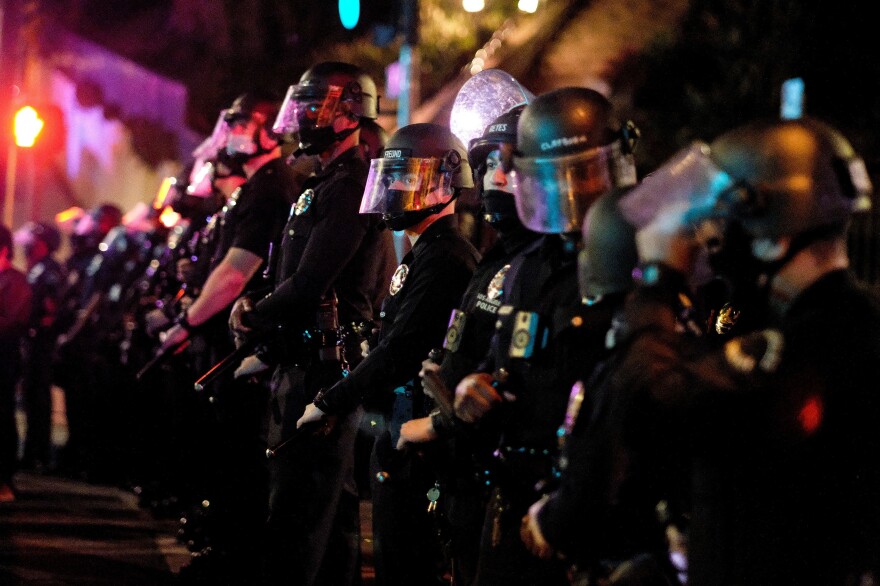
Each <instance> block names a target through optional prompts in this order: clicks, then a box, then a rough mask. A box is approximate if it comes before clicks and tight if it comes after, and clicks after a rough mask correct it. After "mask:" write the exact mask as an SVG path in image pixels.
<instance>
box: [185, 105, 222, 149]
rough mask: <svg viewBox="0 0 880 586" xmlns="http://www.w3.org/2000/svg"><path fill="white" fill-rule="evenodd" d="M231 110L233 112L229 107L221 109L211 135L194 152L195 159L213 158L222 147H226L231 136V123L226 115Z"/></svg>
mask: <svg viewBox="0 0 880 586" xmlns="http://www.w3.org/2000/svg"><path fill="white" fill-rule="evenodd" d="M229 112H231V110H229V109H226V110H220V116H218V117H217V123H216V124H214V130H213V131H212V132H211V135H210V136H209V137H208V138H206V139H205V140H203V141H202V143H201V144H200V145H199V146H197V147H196V148H195V150H194V151H193V152H192V156H193V158H194V159H213V158H214V157H216V156H217V152H218V151H219V150H220V149H222V148H226V141H227V139H228V138H229V123H228V122H227V121H226V116H227V115H228V114H229Z"/></svg>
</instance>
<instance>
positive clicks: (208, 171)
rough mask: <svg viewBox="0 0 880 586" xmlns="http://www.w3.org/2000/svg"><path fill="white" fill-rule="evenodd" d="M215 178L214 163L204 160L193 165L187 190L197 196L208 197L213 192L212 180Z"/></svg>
mask: <svg viewBox="0 0 880 586" xmlns="http://www.w3.org/2000/svg"><path fill="white" fill-rule="evenodd" d="M213 179H214V163H213V162H212V161H203V162H202V164H201V165H195V166H193V170H192V173H190V174H189V185H187V186H186V192H187V194H189V195H193V196H195V197H208V196H210V195H211V194H212V193H213V190H212V184H211V183H212V181H213Z"/></svg>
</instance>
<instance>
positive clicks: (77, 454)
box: [52, 203, 122, 481]
mask: <svg viewBox="0 0 880 586" xmlns="http://www.w3.org/2000/svg"><path fill="white" fill-rule="evenodd" d="M121 221H122V210H120V209H119V208H118V207H117V206H115V205H113V204H107V203H104V204H100V205H98V206H96V207H94V208H92V209H91V210H90V211H89V212H88V213H87V214H86V215H84V216H82V217H81V218H79V219H78V220H77V222H76V224H75V226H74V233H73V234H72V235H71V236H70V244H71V248H72V252H71V255H70V256H69V257H68V258H67V260H66V261H65V263H64V268H65V275H66V279H67V281H66V283H65V285H64V287H63V290H62V294H61V299H62V301H61V308H60V309H59V311H58V319H57V324H58V326H57V327H58V329H59V331H61V332H62V333H61V334H59V335H58V337H57V338H56V342H55V353H54V354H53V363H54V366H53V369H52V373H53V376H54V378H55V381H54V382H55V383H56V384H58V386H60V387H62V388H63V389H64V402H65V413H66V415H67V430H68V436H67V442H66V443H65V445H64V448H63V449H62V450H61V451H60V454H59V462H58V463H59V469H60V471H61V472H62V473H63V474H67V475H71V476H75V477H80V478H85V479H88V478H89V477H90V476H92V477H94V475H95V473H96V471H97V468H99V466H98V462H97V460H98V458H97V457H96V456H97V454H96V452H97V450H98V446H99V445H100V442H99V440H98V430H99V428H100V421H99V418H98V416H97V414H96V411H97V407H98V405H97V401H98V393H97V390H98V389H99V388H103V387H104V383H105V381H104V380H103V376H104V374H105V373H106V370H105V369H102V368H101V367H100V366H99V365H100V364H101V363H102V362H103V361H104V357H103V356H102V354H101V352H100V349H99V348H98V343H99V339H98V336H96V335H95V333H96V330H95V327H94V325H95V321H94V320H96V319H97V318H99V317H100V311H99V309H100V307H101V303H102V301H103V298H104V296H105V295H106V293H107V290H106V289H102V286H101V285H102V283H99V282H98V279H97V278H95V275H96V273H97V270H98V268H99V266H100V264H101V256H102V253H101V251H100V250H99V249H98V246H99V245H100V244H101V242H102V241H103V240H104V238H105V237H106V236H107V235H108V234H109V233H110V231H111V230H112V229H113V228H114V227H116V226H118V225H119V223H120V222H121ZM102 472H109V471H108V470H107V469H106V467H105V469H104V470H103V471H102ZM115 480H117V479H115V478H114V481H115Z"/></svg>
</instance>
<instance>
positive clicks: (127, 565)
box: [0, 473, 189, 586]
mask: <svg viewBox="0 0 880 586" xmlns="http://www.w3.org/2000/svg"><path fill="white" fill-rule="evenodd" d="M15 486H16V489H17V492H18V496H17V498H16V500H15V501H14V502H12V503H4V504H2V505H0V584H4V585H8V586H13V585H18V584H28V585H31V584H45V585H60V584H64V585H67V584H76V585H79V584H83V585H86V584H88V585H104V584H106V585H108V586H110V585H113V586H120V585H132V586H139V585H144V586H148V585H149V586H161V585H162V584H171V583H173V578H174V575H175V573H176V572H177V571H178V569H179V568H180V566H181V565H182V564H184V563H186V562H187V561H188V560H189V552H188V551H187V550H186V548H185V547H183V546H182V545H180V544H179V543H177V540H176V539H175V537H174V535H175V533H176V531H177V523H176V521H158V520H156V519H154V518H153V517H152V515H150V514H149V512H147V511H145V510H143V509H141V508H140V507H138V503H137V497H136V496H135V495H134V494H131V493H129V492H126V491H123V490H120V489H117V488H110V487H103V486H95V485H91V484H86V483H83V482H77V481H72V480H66V479H61V478H55V477H50V476H39V475H36V474H29V473H19V474H18V475H16V477H15Z"/></svg>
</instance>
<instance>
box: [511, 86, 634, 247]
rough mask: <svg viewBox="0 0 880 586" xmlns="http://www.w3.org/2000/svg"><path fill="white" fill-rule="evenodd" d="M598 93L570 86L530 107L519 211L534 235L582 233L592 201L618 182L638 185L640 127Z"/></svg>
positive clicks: (518, 159)
mask: <svg viewBox="0 0 880 586" xmlns="http://www.w3.org/2000/svg"><path fill="white" fill-rule="evenodd" d="M612 110H613V107H612V105H611V103H610V102H609V101H608V100H607V99H606V98H605V96H603V95H602V94H600V93H599V92H597V91H594V90H591V89H588V88H582V87H565V88H560V89H557V90H553V91H551V92H548V93H546V94H543V95H540V96H538V97H537V98H535V99H534V100H533V101H532V102H531V103H530V104H528V105H527V106H526V108H525V110H523V113H522V115H521V116H520V119H519V124H518V127H517V146H516V150H515V151H514V152H513V157H512V164H513V173H514V180H515V192H514V193H515V198H516V207H517V212H518V213H519V218H520V220H522V222H523V224H524V225H525V226H526V227H527V228H529V229H531V230H534V231H535V232H541V233H549V234H562V233H569V232H577V231H578V230H580V227H581V224H582V222H583V218H584V215H585V214H586V211H587V210H588V209H589V207H590V205H591V204H592V203H593V202H594V201H595V200H596V199H597V198H599V197H600V196H601V195H602V194H604V193H606V192H608V191H609V190H611V189H612V188H614V187H626V186H631V185H635V183H636V171H635V162H634V160H633V157H632V151H633V148H634V146H635V142H636V138H637V137H638V130H637V129H636V128H635V126H633V125H632V124H631V123H628V124H626V125H623V126H621V125H618V123H617V122H616V121H615V120H614V118H613V113H612Z"/></svg>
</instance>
